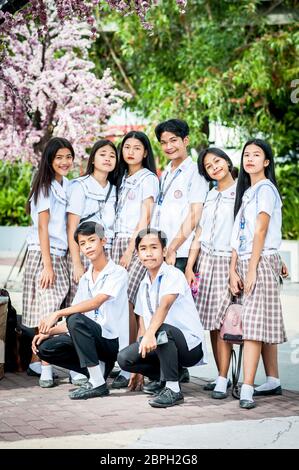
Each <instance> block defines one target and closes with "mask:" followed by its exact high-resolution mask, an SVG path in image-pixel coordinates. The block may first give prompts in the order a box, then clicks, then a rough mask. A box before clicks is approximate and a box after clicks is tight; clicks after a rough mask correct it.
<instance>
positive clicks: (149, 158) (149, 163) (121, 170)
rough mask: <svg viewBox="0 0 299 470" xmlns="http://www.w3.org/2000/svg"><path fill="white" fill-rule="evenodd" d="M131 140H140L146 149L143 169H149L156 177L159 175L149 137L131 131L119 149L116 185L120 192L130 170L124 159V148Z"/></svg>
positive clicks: (142, 133) (139, 132)
mask: <svg viewBox="0 0 299 470" xmlns="http://www.w3.org/2000/svg"><path fill="white" fill-rule="evenodd" d="M131 138H132V139H137V140H139V141H140V142H141V143H142V145H143V147H144V150H145V152H146V157H145V158H144V159H143V160H142V166H143V168H147V169H148V170H150V171H151V172H152V173H154V174H155V175H156V174H157V170H156V163H155V159H154V154H153V150H152V146H151V143H150V140H149V138H148V136H147V135H146V134H145V133H144V132H141V131H130V132H128V133H127V134H126V135H125V136H124V138H123V140H122V143H121V145H120V149H119V166H118V172H117V185H116V186H117V189H118V190H119V188H120V186H121V183H122V179H123V176H124V174H125V172H126V171H127V170H128V169H129V166H128V164H127V163H126V162H125V160H124V157H123V148H124V145H125V142H126V140H128V139H131Z"/></svg>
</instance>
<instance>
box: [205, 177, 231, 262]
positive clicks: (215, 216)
mask: <svg viewBox="0 0 299 470" xmlns="http://www.w3.org/2000/svg"><path fill="white" fill-rule="evenodd" d="M236 188H237V183H234V184H233V185H232V186H230V187H229V188H227V189H225V190H224V191H218V190H217V189H216V188H213V189H211V191H209V192H208V195H207V198H206V201H205V203H204V207H203V212H202V216H201V219H200V223H199V225H200V227H201V234H200V237H199V241H200V243H201V249H202V250H203V251H205V252H210V253H211V254H213V255H216V256H231V252H232V248H231V243H230V241H231V235H232V230H233V225H234V205H235V198H236Z"/></svg>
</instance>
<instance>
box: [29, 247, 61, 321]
mask: <svg viewBox="0 0 299 470" xmlns="http://www.w3.org/2000/svg"><path fill="white" fill-rule="evenodd" d="M51 260H52V266H53V271H54V273H55V282H54V285H53V286H52V287H48V288H47V289H42V288H41V287H40V276H41V272H42V270H43V262H42V254H41V252H40V251H31V250H30V251H28V253H27V256H26V262H25V271H24V279H23V312H22V323H23V325H25V326H28V327H31V328H33V327H37V326H38V324H39V322H40V321H41V320H42V319H43V318H45V317H47V316H48V315H49V314H50V313H52V312H55V310H59V309H60V306H61V304H62V302H63V300H64V298H65V296H66V295H67V293H68V290H69V275H68V270H67V262H66V256H57V255H51Z"/></svg>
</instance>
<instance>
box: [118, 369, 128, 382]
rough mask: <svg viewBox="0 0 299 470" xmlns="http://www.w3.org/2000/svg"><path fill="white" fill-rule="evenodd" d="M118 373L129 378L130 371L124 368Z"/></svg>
mask: <svg viewBox="0 0 299 470" xmlns="http://www.w3.org/2000/svg"><path fill="white" fill-rule="evenodd" d="M119 375H122V376H123V377H124V378H125V379H127V380H129V379H130V377H131V372H127V371H126V370H121V371H120V373H119Z"/></svg>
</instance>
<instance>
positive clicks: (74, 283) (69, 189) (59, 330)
mask: <svg viewBox="0 0 299 470" xmlns="http://www.w3.org/2000/svg"><path fill="white" fill-rule="evenodd" d="M155 133H156V137H157V139H158V141H159V142H160V144H161V148H162V151H163V153H164V154H165V155H166V157H167V158H168V159H169V163H168V165H167V166H166V169H165V170H164V172H163V173H162V175H161V178H160V181H159V179H158V177H157V175H156V167H155V160H154V157H153V152H152V148H151V144H150V141H149V139H148V137H147V136H146V135H145V134H144V133H143V132H137V131H136V132H135V131H132V132H129V133H128V134H126V136H125V137H124V138H123V140H122V143H121V145H120V148H119V151H117V149H116V147H115V146H114V144H113V143H112V142H110V141H109V140H101V141H98V142H96V143H95V145H94V146H93V148H92V150H91V153H90V157H89V160H88V163H87V169H86V173H85V175H84V176H82V177H80V178H76V179H74V180H72V181H69V180H68V179H67V178H66V176H67V174H68V172H69V171H70V170H71V168H72V164H73V160H74V150H73V148H72V145H71V144H70V142H68V141H67V140H66V139H62V138H52V139H51V140H50V141H49V142H48V144H47V145H46V147H45V149H44V152H43V155H42V158H41V163H40V166H39V169H38V172H37V175H36V177H35V179H34V181H33V185H32V189H31V192H30V195H29V199H28V206H29V210H30V213H31V217H32V221H33V225H32V227H31V230H30V233H29V235H28V255H27V259H26V266H25V275H24V291H23V317H22V321H23V323H24V324H25V325H26V326H29V327H35V328H37V329H38V330H37V334H36V336H35V337H34V339H33V344H32V349H33V353H34V357H33V358H32V363H31V364H30V366H29V369H28V373H29V374H30V375H39V376H40V380H39V383H40V385H41V386H42V387H52V386H53V385H54V378H53V370H52V365H53V364H54V365H58V366H61V367H64V368H66V369H69V370H70V381H71V382H72V383H73V384H74V385H79V388H77V389H75V390H73V391H71V392H70V394H69V396H70V398H71V399H87V398H91V397H98V396H105V395H108V394H109V389H108V387H107V384H106V379H107V377H108V375H109V373H110V372H111V370H112V368H113V366H114V363H115V361H116V360H117V361H118V364H119V366H120V368H121V371H120V373H119V376H118V377H116V379H115V380H114V382H113V384H112V386H113V387H115V388H119V387H123V386H127V385H129V387H130V389H133V390H134V389H139V388H143V390H144V391H145V392H146V393H149V394H151V395H152V398H151V400H150V401H149V403H150V405H151V406H153V407H168V406H173V405H177V404H180V403H182V402H183V400H184V397H183V394H182V391H181V387H180V382H182V381H188V380H189V376H188V370H187V369H186V368H187V367H191V366H194V365H199V364H205V363H206V362H207V359H206V356H207V353H206V345H205V339H204V329H206V330H209V331H210V335H211V343H212V348H213V353H214V358H215V361H216V365H217V368H218V377H217V379H216V380H215V381H213V382H211V383H209V384H207V386H206V387H205V389H206V390H210V391H211V392H212V395H211V396H212V398H214V399H223V398H226V397H227V389H228V387H229V386H230V381H229V380H228V379H227V374H228V369H229V362H230V353H231V346H230V345H229V344H228V343H226V342H225V341H223V340H222V339H221V338H220V336H219V329H220V326H221V324H222V322H223V318H224V315H225V312H226V309H227V307H228V305H229V304H230V303H231V300H232V296H234V297H236V298H237V299H238V300H237V301H238V302H240V303H242V305H243V307H242V324H243V338H244V383H243V385H242V387H241V392H240V407H241V408H246V409H250V408H253V407H254V406H255V401H254V398H253V397H254V396H258V395H275V394H281V387H280V381H279V376H278V366H277V344H278V343H282V342H284V341H286V335H285V330H284V325H283V319H282V311H281V304H280V299H279V277H280V275H281V274H287V271H286V267H285V266H283V265H282V262H281V259H280V256H279V254H278V249H279V245H280V242H281V205H282V203H281V198H280V195H279V192H278V189H277V184H276V180H275V173H274V159H273V154H272V150H271V148H270V146H269V145H268V144H267V143H266V142H265V141H263V140H260V139H254V140H251V141H248V142H247V143H246V144H245V146H244V148H243V151H242V157H241V165H240V173H239V177H238V181H237V183H236V182H235V181H234V179H233V176H232V170H233V165H232V162H231V160H230V158H229V157H228V156H227V155H226V153H225V152H223V151H222V150H220V149H218V148H207V149H205V150H203V151H201V152H200V154H199V156H198V161H197V164H196V163H195V162H193V160H192V159H191V157H189V156H188V151H187V147H188V144H189V127H188V125H187V123H186V122H184V121H181V120H179V119H170V120H168V121H165V122H162V123H160V124H159V125H158V126H157V127H156V129H155ZM211 183H212V184H213V188H212V189H211V190H210V191H208V189H209V184H211ZM196 276H197V277H196ZM198 277H199V283H198V287H197V289H196V291H195V290H194V291H193V292H194V295H195V298H194V299H193V297H192V293H191V287H192V286H194V283H195V282H197V280H198ZM261 354H262V357H263V361H264V366H265V372H266V376H267V380H266V383H265V384H263V385H261V386H260V387H257V388H256V389H254V387H253V385H254V379H255V374H256V369H257V365H258V361H259V358H260V355H261ZM39 360H41V361H42V362H39ZM143 377H148V378H149V379H150V381H149V383H147V384H146V385H144V384H143Z"/></svg>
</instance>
